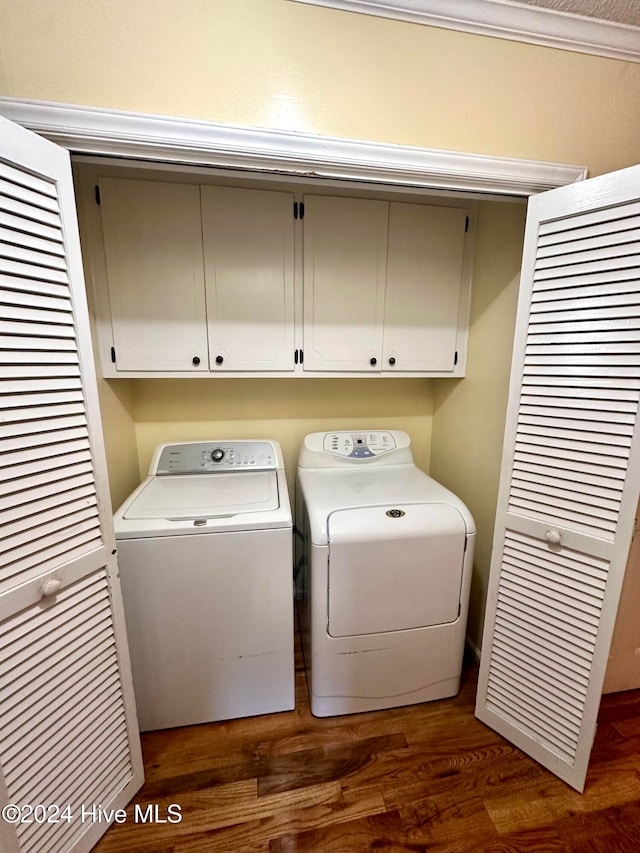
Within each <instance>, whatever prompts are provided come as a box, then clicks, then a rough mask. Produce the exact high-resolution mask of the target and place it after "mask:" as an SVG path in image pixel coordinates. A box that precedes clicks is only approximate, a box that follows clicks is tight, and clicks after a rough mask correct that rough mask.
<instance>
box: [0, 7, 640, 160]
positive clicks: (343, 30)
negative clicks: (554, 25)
mask: <svg viewBox="0 0 640 853" xmlns="http://www.w3.org/2000/svg"><path fill="white" fill-rule="evenodd" d="M0 91H1V92H2V93H3V94H6V95H11V96H15V97H21V98H39V99H45V100H52V101H63V102H71V103H77V104H87V105H91V106H100V107H108V108H114V109H125V110H134V111H140V112H150V113H161V114H167V115H177V116H189V117H193V118H200V119H211V120H215V121H221V122H230V123H239V124H249V125H256V126H260V127H279V128H291V129H295V130H301V131H309V132H313V133H320V134H328V135H336V136H347V137H354V138H358V139H373V140H379V141H387V142H396V143H401V144H408V145H419V146H426V147H431V148H446V149H453V150H460V151H475V152H481V153H488V154H499V155H504V156H512V157H524V158H531V159H537V160H553V161H556V162H566V163H577V164H583V165H586V166H588V167H589V169H590V171H591V172H592V173H593V174H596V173H600V172H606V171H610V170H612V169H615V168H619V167H621V166H625V165H631V164H632V163H634V162H635V161H636V160H637V158H638V148H639V146H638V143H639V141H640V116H639V111H638V103H639V101H640V65H638V64H634V63H624V62H619V61H616V60H610V59H604V58H600V57H593V56H587V55H585V54H578V53H571V52H569V51H559V50H553V49H550V48H543V47H534V46H530V45H525V44H521V43H518V42H510V41H506V40H503V39H494V38H485V37H482V36H474V35H469V34H464V33H456V32H453V31H450V30H440V29H436V28H433V27H426V26H421V25H418V24H410V23H404V22H397V21H390V20H385V19H383V18H375V17H371V16H367V15H357V14H353V13H347V12H339V11H335V10H332V9H324V8H320V7H314V6H307V5H304V4H299V3H292V2H288V0H135V2H131V0H91V2H86V0H55V2H53V0H29V2H21V3H20V2H16V0H0Z"/></svg>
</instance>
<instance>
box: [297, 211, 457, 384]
mask: <svg viewBox="0 0 640 853" xmlns="http://www.w3.org/2000/svg"><path fill="white" fill-rule="evenodd" d="M468 224H469V220H468V216H467V211H466V210H464V209H462V208H458V207H434V206H430V205H425V204H404V203H399V202H386V201H371V200H363V199H352V198H342V197H340V198H332V197H328V196H305V216H304V350H303V351H304V363H303V364H304V370H305V371H312V372H316V371H333V372H354V371H357V372H367V373H382V374H384V375H390V374H392V373H398V374H403V373H414V374H415V373H421V374H428V375H433V374H436V373H438V374H444V375H454V371H455V370H456V365H457V364H458V361H459V356H462V355H463V354H464V347H465V340H466V323H467V313H468V302H469V299H468V295H469V288H468V283H469V276H468V275H467V276H466V277H465V275H464V272H465V242H466V235H467V230H468ZM460 362H461V367H462V359H460ZM457 375H461V373H458V374H457Z"/></svg>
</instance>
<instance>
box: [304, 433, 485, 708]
mask: <svg viewBox="0 0 640 853" xmlns="http://www.w3.org/2000/svg"><path fill="white" fill-rule="evenodd" d="M474 539H475V526H474V522H473V518H472V517H471V514H470V513H469V510H468V509H467V508H466V506H465V505H464V504H463V503H462V501H461V500H459V498H457V497H456V496H455V495H454V494H452V493H451V492H450V491H449V490H448V489H445V488H444V486H442V485H440V484H439V483H437V482H436V481H435V480H433V479H432V478H431V477H429V476H428V475H427V474H425V473H424V472H423V471H421V470H420V469H419V468H417V467H416V465H415V463H414V460H413V454H412V451H411V446H410V439H409V436H408V435H407V434H406V433H405V432H401V431H398V430H389V431H376V430H374V431H368V432H365V431H353V432H334V433H312V434H311V435H308V436H307V437H306V438H305V440H304V444H303V446H302V449H301V452H300V459H299V466H298V473H297V481H296V599H297V603H298V610H299V616H300V626H301V633H302V639H303V651H304V660H305V668H306V672H307V684H308V688H309V696H310V703H311V712H312V713H313V714H314V715H315V716H318V717H327V716H333V715H336V714H349V713H354V712H359V711H371V710H377V709H381V708H393V707H396V706H401V705H410V704H415V703H417V702H426V701H429V700H432V699H441V698H444V697H446V696H453V695H455V694H456V693H457V692H458V690H459V687H460V675H461V670H462V656H463V652H464V641H465V630H466V621H467V609H468V601H469V587H470V582H471V568H472V562H473V547H474Z"/></svg>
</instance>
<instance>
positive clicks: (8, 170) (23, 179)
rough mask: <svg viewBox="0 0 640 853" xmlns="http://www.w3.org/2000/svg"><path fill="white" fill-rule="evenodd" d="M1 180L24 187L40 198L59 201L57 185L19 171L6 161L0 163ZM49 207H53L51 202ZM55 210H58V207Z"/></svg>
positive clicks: (30, 173) (19, 196)
mask: <svg viewBox="0 0 640 853" xmlns="http://www.w3.org/2000/svg"><path fill="white" fill-rule="evenodd" d="M0 178H2V180H3V181H6V182H8V183H11V184H15V185H16V186H17V187H24V188H25V189H26V190H28V191H30V192H34V193H37V194H38V196H39V197H40V196H44V197H45V198H48V199H49V200H51V199H53V200H56V201H57V198H58V194H57V192H56V187H55V184H54V183H53V182H52V181H49V180H47V179H46V178H41V177H40V176H38V175H34V174H33V172H25V171H24V170H23V169H18V168H16V167H15V166H13V165H11V163H8V162H6V161H5V162H0ZM16 197H17V198H22V197H23V196H21V195H17V196H16ZM48 206H51V201H49V204H48ZM54 209H57V207H56V208H54Z"/></svg>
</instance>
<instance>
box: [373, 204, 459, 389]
mask: <svg viewBox="0 0 640 853" xmlns="http://www.w3.org/2000/svg"><path fill="white" fill-rule="evenodd" d="M467 225H468V219H467V213H466V211H465V210H462V209H461V208H457V207H430V206H428V205H425V204H397V203H392V204H390V205H389V244H388V261H387V287H386V300H385V311H384V342H383V363H382V369H383V370H388V369H391V368H392V369H394V370H396V371H399V372H400V371H417V372H429V371H447V370H449V371H453V369H454V367H455V364H456V362H457V351H458V345H459V344H458V327H459V324H460V319H461V318H460V312H461V309H464V307H465V306H466V298H465V297H466V292H465V291H464V288H462V287H461V284H462V267H463V257H464V243H465V234H466V229H467Z"/></svg>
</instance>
